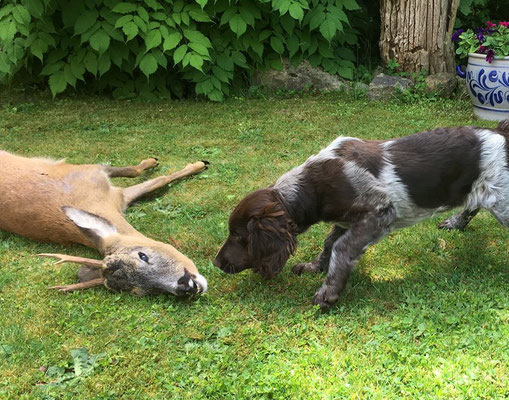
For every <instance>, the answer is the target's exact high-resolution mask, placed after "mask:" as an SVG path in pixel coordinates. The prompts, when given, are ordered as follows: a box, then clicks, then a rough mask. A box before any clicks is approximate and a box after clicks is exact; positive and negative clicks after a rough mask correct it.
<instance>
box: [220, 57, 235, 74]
mask: <svg viewBox="0 0 509 400" xmlns="http://www.w3.org/2000/svg"><path fill="white" fill-rule="evenodd" d="M216 61H217V65H219V66H220V67H221V68H223V69H224V70H225V71H233V59H232V58H231V57H230V56H229V55H228V54H221V55H219V56H218V57H217V60H216Z"/></svg>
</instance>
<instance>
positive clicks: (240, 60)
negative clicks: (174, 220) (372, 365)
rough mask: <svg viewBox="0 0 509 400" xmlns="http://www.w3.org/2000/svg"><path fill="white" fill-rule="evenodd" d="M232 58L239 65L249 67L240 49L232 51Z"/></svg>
mask: <svg viewBox="0 0 509 400" xmlns="http://www.w3.org/2000/svg"><path fill="white" fill-rule="evenodd" d="M232 60H233V62H234V63H235V64H237V65H238V66H239V67H242V68H249V66H248V65H247V63H246V57H244V54H242V53H241V52H240V51H234V52H233V53H232Z"/></svg>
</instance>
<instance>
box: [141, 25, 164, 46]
mask: <svg viewBox="0 0 509 400" xmlns="http://www.w3.org/2000/svg"><path fill="white" fill-rule="evenodd" d="M161 41H162V37H161V32H160V31H159V29H154V30H152V31H149V32H148V33H147V36H146V37H145V46H146V48H147V49H146V50H147V51H148V50H150V49H153V48H154V47H157V46H159V45H160V44H161Z"/></svg>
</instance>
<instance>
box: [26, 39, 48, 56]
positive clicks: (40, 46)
mask: <svg viewBox="0 0 509 400" xmlns="http://www.w3.org/2000/svg"><path fill="white" fill-rule="evenodd" d="M47 50H48V45H47V43H46V42H45V41H44V40H41V39H35V40H34V41H33V42H32V45H31V46H30V51H31V52H32V54H33V55H34V56H36V57H37V58H38V59H39V60H41V61H42V60H43V56H44V53H45V52H46V51H47Z"/></svg>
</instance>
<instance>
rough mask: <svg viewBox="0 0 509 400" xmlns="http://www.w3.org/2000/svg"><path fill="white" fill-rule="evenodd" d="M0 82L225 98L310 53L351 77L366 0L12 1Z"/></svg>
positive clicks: (4, 12) (315, 61) (1, 15)
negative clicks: (262, 72) (353, 20)
mask: <svg viewBox="0 0 509 400" xmlns="http://www.w3.org/2000/svg"><path fill="white" fill-rule="evenodd" d="M2 4H4V5H3V6H2V7H1V8H0V80H3V81H4V82H5V81H8V80H9V79H11V78H12V77H13V76H15V75H16V74H17V73H18V72H20V71H22V70H25V71H28V72H29V73H30V74H31V75H32V76H34V77H42V79H44V80H46V79H47V81H48V83H49V87H50V89H51V92H52V94H53V96H55V95H56V94H58V93H61V92H63V91H64V90H65V89H66V88H68V87H69V86H72V87H76V86H77V85H80V84H82V82H86V83H87V84H88V86H93V87H94V88H95V89H98V90H111V91H112V92H113V95H114V96H115V97H118V98H130V97H134V96H137V95H139V94H141V95H154V94H159V95H161V94H162V95H169V94H172V95H176V96H183V95H184V94H185V93H186V91H188V90H193V89H194V92H195V93H196V94H198V95H205V96H206V97H208V98H209V99H211V100H216V101H221V100H222V99H223V96H224V95H225V94H228V93H229V90H230V87H231V84H232V81H233V80H234V78H238V77H242V76H245V75H246V74H247V75H248V74H249V73H251V72H252V71H253V70H255V69H258V68H278V69H281V68H282V57H288V58H289V59H290V61H291V62H292V63H293V64H299V63H300V61H302V59H304V58H305V59H308V60H309V61H310V63H311V64H312V65H313V66H321V67H323V68H324V69H325V70H326V71H328V72H330V73H333V74H339V75H340V76H342V77H344V78H350V79H351V78H352V77H353V70H354V64H353V61H355V56H354V53H353V52H352V51H351V49H350V47H351V46H353V45H355V44H356V43H357V31H356V30H355V29H354V28H352V27H351V26H350V23H349V16H348V15H351V14H352V13H354V12H356V10H359V9H360V7H359V4H358V0H216V1H211V0H195V1H183V0H175V1H173V0H129V1H120V0H70V1H69V0H67V1H65V0H7V1H4V2H3V3H2Z"/></svg>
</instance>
